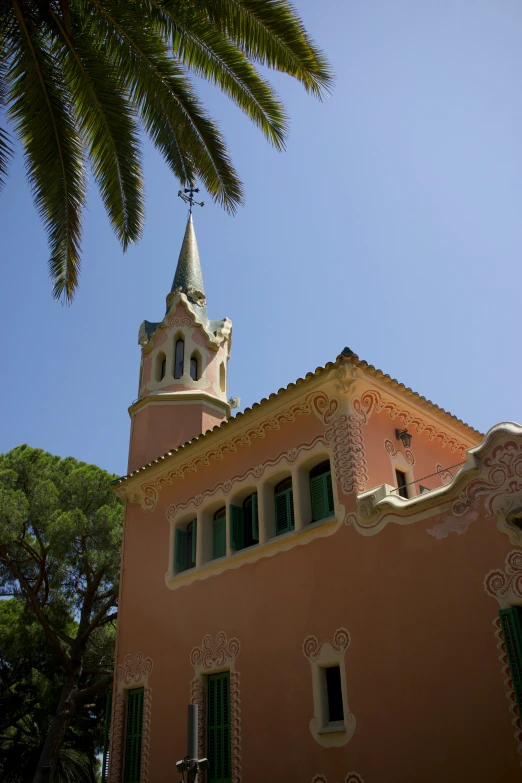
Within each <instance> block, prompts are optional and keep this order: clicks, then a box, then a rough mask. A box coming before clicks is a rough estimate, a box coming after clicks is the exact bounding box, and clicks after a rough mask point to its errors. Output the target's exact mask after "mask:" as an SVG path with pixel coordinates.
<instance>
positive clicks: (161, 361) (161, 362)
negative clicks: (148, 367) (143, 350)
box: [156, 351, 167, 381]
mask: <svg viewBox="0 0 522 783" xmlns="http://www.w3.org/2000/svg"><path fill="white" fill-rule="evenodd" d="M166 372H167V358H166V356H165V354H164V353H163V351H161V352H160V353H159V354H158V355H157V357H156V380H157V381H162V380H163V378H164V377H165V373H166Z"/></svg>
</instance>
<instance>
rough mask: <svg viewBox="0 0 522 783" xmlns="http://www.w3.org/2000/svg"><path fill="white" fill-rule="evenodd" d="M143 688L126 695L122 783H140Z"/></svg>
mask: <svg viewBox="0 0 522 783" xmlns="http://www.w3.org/2000/svg"><path fill="white" fill-rule="evenodd" d="M142 726H143V688H135V689H134V690H132V691H129V693H128V701H127V723H126V726H125V760H124V765H123V783H140V768H141V733H142Z"/></svg>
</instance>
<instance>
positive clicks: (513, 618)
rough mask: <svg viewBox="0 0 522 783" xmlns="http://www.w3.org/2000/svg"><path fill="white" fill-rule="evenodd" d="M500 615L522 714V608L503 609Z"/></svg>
mask: <svg viewBox="0 0 522 783" xmlns="http://www.w3.org/2000/svg"><path fill="white" fill-rule="evenodd" d="M499 614H500V625H501V627H502V634H503V636H504V643H505V645H506V653H507V657H508V662H509V668H510V671H511V681H512V683H513V690H514V691H515V696H516V699H517V704H518V711H519V713H520V714H522V607H520V606H512V607H510V608H509V609H501V610H500V612H499Z"/></svg>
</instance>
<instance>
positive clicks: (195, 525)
mask: <svg viewBox="0 0 522 783" xmlns="http://www.w3.org/2000/svg"><path fill="white" fill-rule="evenodd" d="M197 535H198V520H197V519H193V520H192V552H191V558H192V562H193V563H194V565H196V552H197Z"/></svg>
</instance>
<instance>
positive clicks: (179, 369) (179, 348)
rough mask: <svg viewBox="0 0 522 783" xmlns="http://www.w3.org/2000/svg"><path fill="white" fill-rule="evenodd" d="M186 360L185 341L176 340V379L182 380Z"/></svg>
mask: <svg viewBox="0 0 522 783" xmlns="http://www.w3.org/2000/svg"><path fill="white" fill-rule="evenodd" d="M184 359H185V343H184V341H183V340H176V347H175V350H174V378H181V376H182V375H183V362H184Z"/></svg>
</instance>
